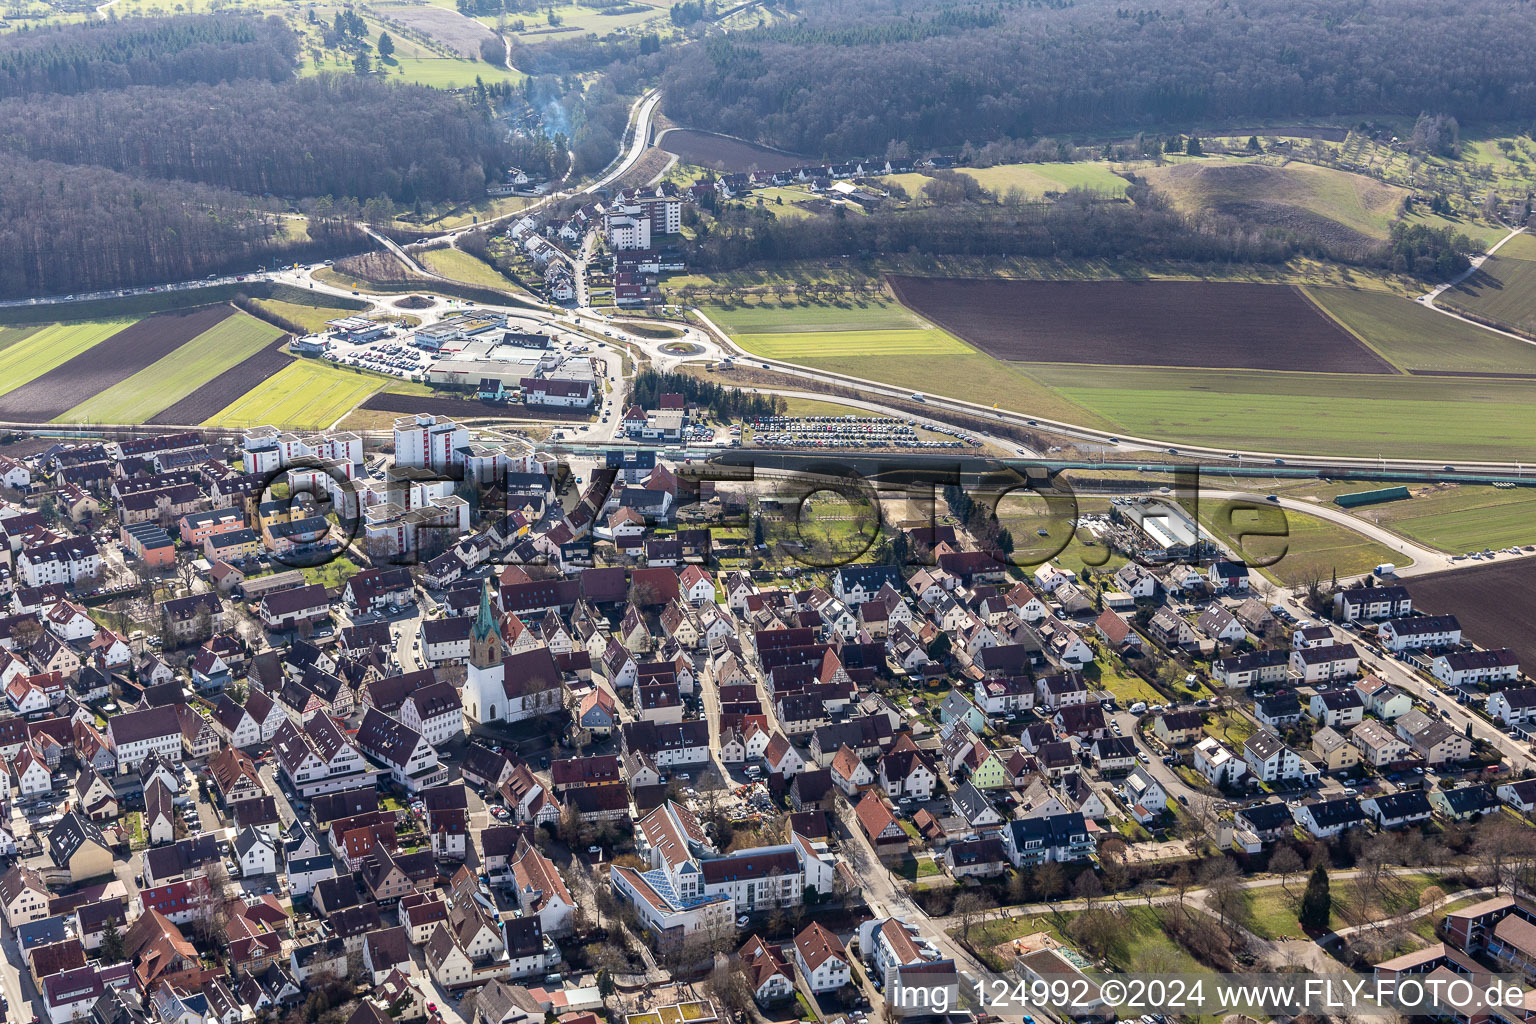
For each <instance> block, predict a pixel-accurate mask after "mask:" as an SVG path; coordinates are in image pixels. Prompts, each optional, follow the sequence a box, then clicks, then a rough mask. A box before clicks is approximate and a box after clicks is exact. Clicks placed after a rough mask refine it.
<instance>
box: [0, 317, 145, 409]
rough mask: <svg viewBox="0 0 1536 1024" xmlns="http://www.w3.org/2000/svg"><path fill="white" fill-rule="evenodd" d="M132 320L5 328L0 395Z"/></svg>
mask: <svg viewBox="0 0 1536 1024" xmlns="http://www.w3.org/2000/svg"><path fill="white" fill-rule="evenodd" d="M132 323H134V321H133V320H88V321H85V322H83V323H72V324H49V325H48V326H47V327H43V328H41V329H32V328H20V329H16V330H21V331H22V332H23V333H21V334H19V335H18V334H16V333H14V331H8V332H7V333H6V335H5V338H4V339H0V340H3V341H4V347H3V348H0V395H5V394H9V393H10V392H12V391H15V390H16V389H17V388H19V387H21V386H22V385H23V384H25V383H27V382H28V381H32V380H36V379H37V378H38V377H41V376H42V375H43V374H45V373H47V372H48V371H49V370H51V369H53V368H54V367H56V366H59V365H61V364H63V363H66V362H68V361H69V360H70V359H73V358H74V357H75V356H77V355H79V354H80V353H81V352H84V351H85V350H86V349H88V348H91V347H92V346H94V345H99V344H101V343H102V342H103V341H106V340H107V339H108V338H110V337H112V335H114V334H116V333H117V332H118V331H121V330H122V329H123V328H125V327H127V326H128V325H129V324H132Z"/></svg>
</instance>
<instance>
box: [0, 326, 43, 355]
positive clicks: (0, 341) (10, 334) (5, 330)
mask: <svg viewBox="0 0 1536 1024" xmlns="http://www.w3.org/2000/svg"><path fill="white" fill-rule="evenodd" d="M40 329H41V328H38V327H0V352H3V351H4V350H6V349H8V348H10V347H11V346H12V345H15V344H17V343H18V342H22V341H25V340H26V339H28V338H30V337H31V336H32V335H34V334H36V333H37V332H38V331H39V330H40Z"/></svg>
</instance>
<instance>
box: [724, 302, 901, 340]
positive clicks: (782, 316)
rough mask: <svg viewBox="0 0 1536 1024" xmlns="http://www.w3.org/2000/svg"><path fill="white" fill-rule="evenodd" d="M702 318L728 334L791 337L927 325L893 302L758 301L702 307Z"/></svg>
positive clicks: (897, 329)
mask: <svg viewBox="0 0 1536 1024" xmlns="http://www.w3.org/2000/svg"><path fill="white" fill-rule="evenodd" d="M704 315H705V316H707V317H709V318H710V319H711V320H713V321H714V322H715V323H717V324H719V325H720V326H721V327H723V328H725V329H726V330H727V331H730V332H731V333H732V334H736V333H737V332H740V333H742V334H794V333H798V332H808V333H816V332H820V331H841V330H849V331H885V330H892V331H899V330H908V329H911V328H917V327H929V326H931V325H930V324H928V323H927V322H926V321H924V320H923V319H922V318H921V317H919V316H917V315H916V314H915V313H913V312H911V311H910V310H907V309H904V308H902V307H901V306H898V305H897V304H896V303H894V302H886V301H881V300H870V299H860V300H857V301H855V302H848V303H844V304H839V305H832V304H829V303H814V302H758V303H744V304H740V305H734V306H706V307H705V308H704Z"/></svg>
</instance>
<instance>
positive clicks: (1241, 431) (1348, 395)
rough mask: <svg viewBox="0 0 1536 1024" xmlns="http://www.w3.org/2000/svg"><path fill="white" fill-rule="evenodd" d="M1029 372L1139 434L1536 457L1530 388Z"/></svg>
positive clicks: (1366, 452)
mask: <svg viewBox="0 0 1536 1024" xmlns="http://www.w3.org/2000/svg"><path fill="white" fill-rule="evenodd" d="M1029 373H1030V375H1031V376H1033V377H1036V378H1038V379H1039V380H1041V381H1043V382H1044V383H1045V384H1047V385H1050V386H1051V387H1054V388H1057V389H1059V390H1060V391H1061V393H1062V394H1063V395H1064V396H1065V397H1066V398H1068V399H1070V400H1071V401H1073V402H1075V403H1077V404H1079V405H1082V406H1085V407H1086V408H1088V409H1091V410H1093V411H1094V412H1096V413H1097V414H1098V416H1099V417H1100V419H1101V420H1102V421H1107V422H1109V423H1112V424H1114V425H1116V426H1118V427H1119V428H1120V429H1123V430H1124V431H1125V432H1127V433H1130V434H1135V435H1137V436H1140V437H1157V438H1166V439H1167V440H1169V441H1171V442H1176V441H1184V442H1193V443H1198V444H1205V445H1211V446H1214V447H1228V446H1230V447H1233V448H1246V449H1249V450H1258V451H1271V450H1275V449H1277V448H1279V449H1283V450H1285V451H1305V452H1313V453H1317V454H1320V455H1354V456H1363V457H1366V458H1375V457H1376V456H1377V455H1387V456H1396V457H1402V458H1421V459H1422V458H1434V459H1442V458H1443V459H1445V460H1446V461H1447V462H1450V461H1453V460H1455V459H1457V458H1477V459H1487V460H1493V461H1499V462H1506V461H1508V460H1510V459H1524V460H1532V459H1536V440H1533V439H1536V384H1533V382H1531V381H1522V380H1488V379H1479V378H1475V377H1427V376H1393V377H1386V376H1374V375H1372V376H1365V375H1360V374H1327V373H1271V372H1255V371H1221V370H1171V369H1163V368H1157V367H1149V368H1145V369H1143V368H1140V367H1131V366H1126V367H1120V366H1117V367H1107V366H1081V365H1078V366H1070V365H1057V366H1031V367H1029ZM938 387H939V385H937V384H936V385H935V389H937V388H938ZM1041 411H1042V413H1043V412H1044V410H1041Z"/></svg>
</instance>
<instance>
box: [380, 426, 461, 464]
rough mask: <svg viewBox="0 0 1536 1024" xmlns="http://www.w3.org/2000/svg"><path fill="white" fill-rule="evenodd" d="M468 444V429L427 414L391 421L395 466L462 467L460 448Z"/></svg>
mask: <svg viewBox="0 0 1536 1024" xmlns="http://www.w3.org/2000/svg"><path fill="white" fill-rule="evenodd" d="M468 445H469V430H468V429H467V428H465V427H461V426H459V425H458V424H457V423H455V422H454V421H453V420H450V419H438V418H437V417H436V416H433V415H432V414H431V413H417V414H416V415H415V416H401V417H399V418H398V419H396V420H395V465H397V466H414V467H418V468H422V469H435V470H439V471H442V470H445V469H447V468H449V467H450V466H462V465H463V464H464V455H463V453H462V452H461V451H460V449H463V448H466V447H467V446H468Z"/></svg>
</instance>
